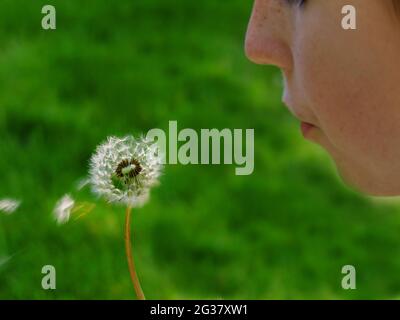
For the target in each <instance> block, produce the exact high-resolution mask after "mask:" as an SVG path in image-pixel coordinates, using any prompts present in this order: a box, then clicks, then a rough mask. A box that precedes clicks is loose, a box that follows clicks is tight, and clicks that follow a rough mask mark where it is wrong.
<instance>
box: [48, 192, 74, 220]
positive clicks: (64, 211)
mask: <svg viewBox="0 0 400 320" xmlns="http://www.w3.org/2000/svg"><path fill="white" fill-rule="evenodd" d="M74 205H75V201H74V199H72V198H71V196H70V195H69V194H66V195H64V196H63V197H62V198H61V199H60V200H58V202H57V203H56V206H55V208H54V210H53V214H54V217H55V219H56V220H57V223H58V224H64V223H67V222H68V220H69V217H70V215H71V210H72V209H73V207H74Z"/></svg>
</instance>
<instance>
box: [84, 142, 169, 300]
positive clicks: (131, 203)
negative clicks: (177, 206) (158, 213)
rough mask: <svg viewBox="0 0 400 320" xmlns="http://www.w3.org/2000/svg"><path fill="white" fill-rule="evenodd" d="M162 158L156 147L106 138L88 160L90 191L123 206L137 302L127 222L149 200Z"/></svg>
mask: <svg viewBox="0 0 400 320" xmlns="http://www.w3.org/2000/svg"><path fill="white" fill-rule="evenodd" d="M161 171H162V155H160V154H159V152H158V148H157V145H156V144H155V143H154V142H152V141H149V140H148V139H146V138H145V137H141V138H139V139H135V138H134V137H133V136H126V137H124V138H117V137H108V139H107V141H106V142H104V143H103V144H101V145H100V146H98V147H97V149H96V152H95V153H94V155H93V156H92V158H91V160H90V170H89V176H90V178H89V180H90V184H91V186H92V191H93V192H94V193H95V194H97V195H98V196H99V197H104V198H105V199H106V200H107V201H108V202H109V203H116V204H122V205H124V206H126V219H125V249H126V256H127V260H128V267H129V272H130V276H131V280H132V283H133V286H134V288H135V293H136V296H137V298H138V299H140V300H144V299H145V296H144V294H143V291H142V289H141V286H140V282H139V278H138V276H137V273H136V268H135V264H134V260H133V256H132V246H131V231H130V225H131V223H130V218H131V210H132V208H136V207H142V206H143V205H144V204H145V203H146V202H147V201H148V200H149V198H150V189H151V188H152V187H153V186H155V185H158V183H159V182H158V179H159V177H160V175H161Z"/></svg>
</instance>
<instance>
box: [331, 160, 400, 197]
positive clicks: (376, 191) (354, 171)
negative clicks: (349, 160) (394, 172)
mask: <svg viewBox="0 0 400 320" xmlns="http://www.w3.org/2000/svg"><path fill="white" fill-rule="evenodd" d="M336 167H337V171H338V174H339V176H340V178H341V180H342V181H343V182H344V184H345V185H346V186H347V187H349V188H350V189H352V190H354V191H356V192H358V193H361V194H364V195H368V196H372V197H395V196H399V195H400V185H398V184H392V183H390V180H389V181H388V180H387V179H382V177H376V176H374V175H373V174H371V173H370V172H367V171H366V170H362V169H361V168H360V167H355V168H352V167H343V166H342V165H340V164H339V165H338V164H336Z"/></svg>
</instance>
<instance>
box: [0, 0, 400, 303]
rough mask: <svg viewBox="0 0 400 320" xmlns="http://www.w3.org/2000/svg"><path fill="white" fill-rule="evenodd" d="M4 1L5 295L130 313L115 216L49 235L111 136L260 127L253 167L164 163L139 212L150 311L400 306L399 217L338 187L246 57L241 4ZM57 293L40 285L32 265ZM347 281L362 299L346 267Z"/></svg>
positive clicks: (120, 216) (0, 31)
mask: <svg viewBox="0 0 400 320" xmlns="http://www.w3.org/2000/svg"><path fill="white" fill-rule="evenodd" d="M48 3H49V2H48V1H37V0H31V1H26V0H2V1H0V137H1V140H0V177H1V178H0V179H1V183H0V198H2V197H14V198H19V199H22V200H23V203H22V205H21V207H20V208H19V210H18V211H17V212H16V213H15V214H13V215H10V216H6V215H3V214H0V257H4V256H12V258H11V260H10V261H9V262H7V263H5V264H2V265H1V266H0V298H1V299H15V298H16V299H21V298H23V299H131V298H134V292H133V288H132V285H131V283H130V279H129V273H128V269H127V264H126V260H125V255H124V242H123V223H124V210H123V208H120V207H113V206H110V205H107V204H106V203H104V202H101V201H99V202H96V208H95V209H94V210H93V211H92V212H91V213H90V214H88V215H86V216H85V217H82V218H81V219H78V220H73V221H71V222H70V223H68V224H66V225H64V226H61V227H59V226H57V225H56V223H55V221H54V219H53V217H52V214H51V212H52V209H53V207H54V204H55V202H56V201H57V199H59V198H60V197H61V196H62V195H63V194H65V193H67V192H71V193H72V195H73V196H74V197H76V198H77V199H78V200H79V201H90V202H95V201H96V200H95V198H94V197H92V195H91V194H90V191H89V190H84V191H82V192H79V193H78V192H77V191H76V190H75V186H76V183H77V181H78V180H79V179H80V178H82V177H85V175H86V174H87V169H88V159H89V158H90V156H91V153H92V152H93V151H94V149H95V147H96V145H97V144H99V143H100V142H101V141H103V140H104V139H105V137H106V136H108V135H125V134H127V133H132V134H135V135H137V134H140V133H142V132H147V131H148V130H149V129H151V128H162V129H167V128H168V121H169V120H177V121H178V127H179V129H183V128H186V127H190V128H194V129H196V130H200V129H201V128H218V129H223V128H232V129H233V128H244V129H245V128H254V129H255V171H254V173H253V175H251V176H235V175H234V166H228V165H221V166H205V165H192V166H182V165H169V166H167V167H166V168H165V174H164V176H163V177H162V179H161V185H160V186H159V187H158V188H157V189H155V190H154V191H153V192H152V200H151V201H150V203H149V204H147V205H146V206H145V207H144V208H142V209H140V210H135V211H134V212H133V223H132V227H133V232H134V254H135V258H136V263H137V268H138V272H139V275H140V278H141V281H142V286H143V289H144V291H145V294H146V296H147V297H148V298H150V299H195V298H205V299H208V298H213V299H214V298H217V299H283V298H287V299H295V298H301V299H355V298H366V299H373V298H397V297H399V296H400V250H399V249H400V247H399V245H400V212H399V207H398V205H397V204H396V202H382V201H375V200H371V199H368V198H365V197H362V196H360V195H358V194H356V193H355V192H353V191H351V190H349V189H347V188H346V187H344V186H343V184H342V183H341V182H340V180H339V179H338V178H337V176H336V172H335V169H334V167H333V165H332V164H331V160H330V159H329V157H328V155H326V153H325V152H324V151H323V150H322V149H321V148H320V147H318V146H315V145H312V144H310V143H309V142H307V141H305V140H304V139H303V138H302V137H301V135H300V134H299V128H298V123H297V121H295V120H294V119H293V118H292V117H291V116H290V115H289V113H288V111H287V110H285V108H283V106H282V104H281V102H280V96H281V90H282V87H281V80H280V74H279V71H278V70H277V69H275V68H272V67H261V66H255V65H253V64H251V63H250V62H249V61H247V60H246V58H245V56H244V53H243V40H244V34H245V30H246V25H247V20H248V17H249V14H250V10H251V5H252V3H251V1H243V0H230V1H215V0H203V1H187V0H170V1H162V0H135V1H132V0H119V1H108V0H85V1H77V0H74V1H64V0H63V1H61V0H57V1H56V0H53V1H51V4H53V5H55V7H56V9H57V30H56V31H44V30H42V29H41V18H42V14H41V8H42V6H43V5H45V4H48ZM47 264H50V265H54V266H55V267H56V270H57V290H54V291H51V290H50V291H45V290H43V289H42V288H41V280H42V277H43V275H42V274H41V269H42V266H43V265H47ZM345 264H352V265H354V266H355V267H356V269H357V290H353V291H351V290H350V291H345V290H343V289H342V288H341V279H342V276H343V275H342V274H341V268H342V266H343V265H345Z"/></svg>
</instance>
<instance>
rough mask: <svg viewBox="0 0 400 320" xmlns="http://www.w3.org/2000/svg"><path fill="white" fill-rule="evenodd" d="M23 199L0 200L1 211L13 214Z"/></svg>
mask: <svg viewBox="0 0 400 320" xmlns="http://www.w3.org/2000/svg"><path fill="white" fill-rule="evenodd" d="M20 204H21V201H19V200H15V199H1V200H0V211H3V212H4V213H6V214H11V213H13V212H14V211H15V210H17V209H18V207H19V205H20Z"/></svg>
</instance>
